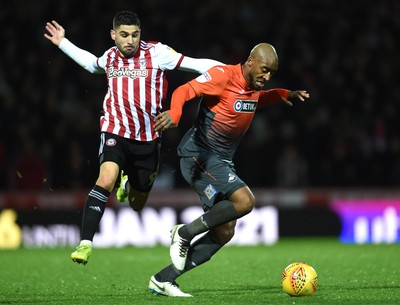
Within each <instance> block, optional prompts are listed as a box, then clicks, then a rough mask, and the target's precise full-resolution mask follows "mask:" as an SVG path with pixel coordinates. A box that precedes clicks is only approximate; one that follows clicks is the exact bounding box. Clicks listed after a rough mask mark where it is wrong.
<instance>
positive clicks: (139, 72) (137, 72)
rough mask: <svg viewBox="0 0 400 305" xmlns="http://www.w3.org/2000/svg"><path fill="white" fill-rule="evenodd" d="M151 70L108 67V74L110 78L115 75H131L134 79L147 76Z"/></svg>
mask: <svg viewBox="0 0 400 305" xmlns="http://www.w3.org/2000/svg"><path fill="white" fill-rule="evenodd" d="M148 75H149V72H148V71H147V70H146V69H128V68H119V69H114V67H110V68H108V71H107V76H108V78H114V77H129V78H132V79H135V78H138V77H147V76H148Z"/></svg>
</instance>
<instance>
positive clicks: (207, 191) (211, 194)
mask: <svg viewBox="0 0 400 305" xmlns="http://www.w3.org/2000/svg"><path fill="white" fill-rule="evenodd" d="M203 192H204V194H206V196H207V198H208V200H211V199H212V198H213V197H214V196H215V194H216V193H217V190H216V189H215V187H214V186H213V185H212V184H209V185H207V186H206V188H205V189H204V191H203Z"/></svg>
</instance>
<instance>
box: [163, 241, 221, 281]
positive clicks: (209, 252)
mask: <svg viewBox="0 0 400 305" xmlns="http://www.w3.org/2000/svg"><path fill="white" fill-rule="evenodd" d="M222 247H223V245H221V244H219V243H218V242H216V241H215V240H214V239H212V238H211V237H210V236H209V234H206V235H204V236H203V237H201V238H199V239H198V240H197V241H196V242H194V243H193V245H191V246H190V249H189V252H188V258H187V260H186V265H185V269H183V271H179V270H177V269H175V268H174V267H173V265H172V264H171V265H169V266H167V267H165V268H164V269H163V270H161V271H160V272H159V273H157V274H156V275H155V278H156V280H157V281H160V282H171V283H172V282H174V281H175V280H176V279H177V278H178V277H179V276H180V275H182V274H183V273H185V272H187V271H189V270H190V269H193V268H196V267H197V266H200V265H201V264H204V263H205V262H207V261H209V260H210V259H211V257H212V256H213V255H214V254H215V253H217V251H218V250H219V249H221V248H222Z"/></svg>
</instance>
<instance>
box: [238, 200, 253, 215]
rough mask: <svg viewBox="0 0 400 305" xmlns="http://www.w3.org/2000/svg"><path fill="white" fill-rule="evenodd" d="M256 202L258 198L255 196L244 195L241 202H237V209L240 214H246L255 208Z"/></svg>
mask: <svg viewBox="0 0 400 305" xmlns="http://www.w3.org/2000/svg"><path fill="white" fill-rule="evenodd" d="M255 204H256V199H255V198H254V196H246V197H242V198H241V200H240V202H239V204H236V209H237V211H238V212H239V214H241V215H246V214H248V213H250V212H251V211H252V210H253V208H254V205H255Z"/></svg>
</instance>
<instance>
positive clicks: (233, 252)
mask: <svg viewBox="0 0 400 305" xmlns="http://www.w3.org/2000/svg"><path fill="white" fill-rule="evenodd" d="M72 251H73V249H71V248H56V249H23V248H22V249H18V250H0V304H86V305H90V304H96V305H102V304H130V305H131V304H141V305H146V304H154V305H157V304H160V305H161V304H162V305H166V304H207V305H208V304H219V305H223V304H229V305H241V304H243V305H248V304H255V305H258V304H279V305H285V304H291V305H293V304H296V305H298V304H324V305H330V304H349V305H358V304H363V305H364V304H369V305H373V304H376V305H385V304H393V305H398V304H400V259H399V258H400V245H398V244H395V245H343V244H340V243H339V242H338V241H337V240H336V239H310V238H297V239H281V240H280V241H279V242H278V243H277V244H276V245H273V246H256V247H234V246H229V247H225V248H223V249H222V250H221V251H220V252H219V253H218V254H217V255H216V256H215V257H214V258H213V259H212V260H211V261H210V262H208V263H207V264H204V265H202V266H200V267H198V268H196V269H194V270H192V271H191V272H189V273H187V274H185V275H183V276H182V277H180V278H179V279H178V283H179V284H180V286H181V288H182V290H183V291H185V292H188V293H191V294H193V296H194V298H167V297H161V296H156V295H154V294H151V293H150V292H149V291H148V288H147V285H148V282H149V279H150V276H151V275H153V274H154V273H156V272H157V271H159V270H160V269H161V268H163V267H164V266H166V264H169V254H168V248H165V247H155V248H134V247H126V248H120V249H116V248H112V249H94V251H93V254H92V256H91V258H90V261H89V263H88V264H87V265H86V266H82V265H77V264H75V263H73V262H72V261H71V260H70V258H69V256H70V253H71V252H72ZM294 261H305V262H308V263H309V264H311V265H312V266H313V267H314V268H315V269H316V271H317V273H318V277H319V286H318V289H317V291H316V292H315V293H314V294H313V295H312V296H309V297H290V296H288V295H287V294H285V293H284V292H283V291H282V288H281V272H282V270H283V269H284V268H285V267H286V266H287V265H288V264H289V263H291V262H294Z"/></svg>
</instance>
